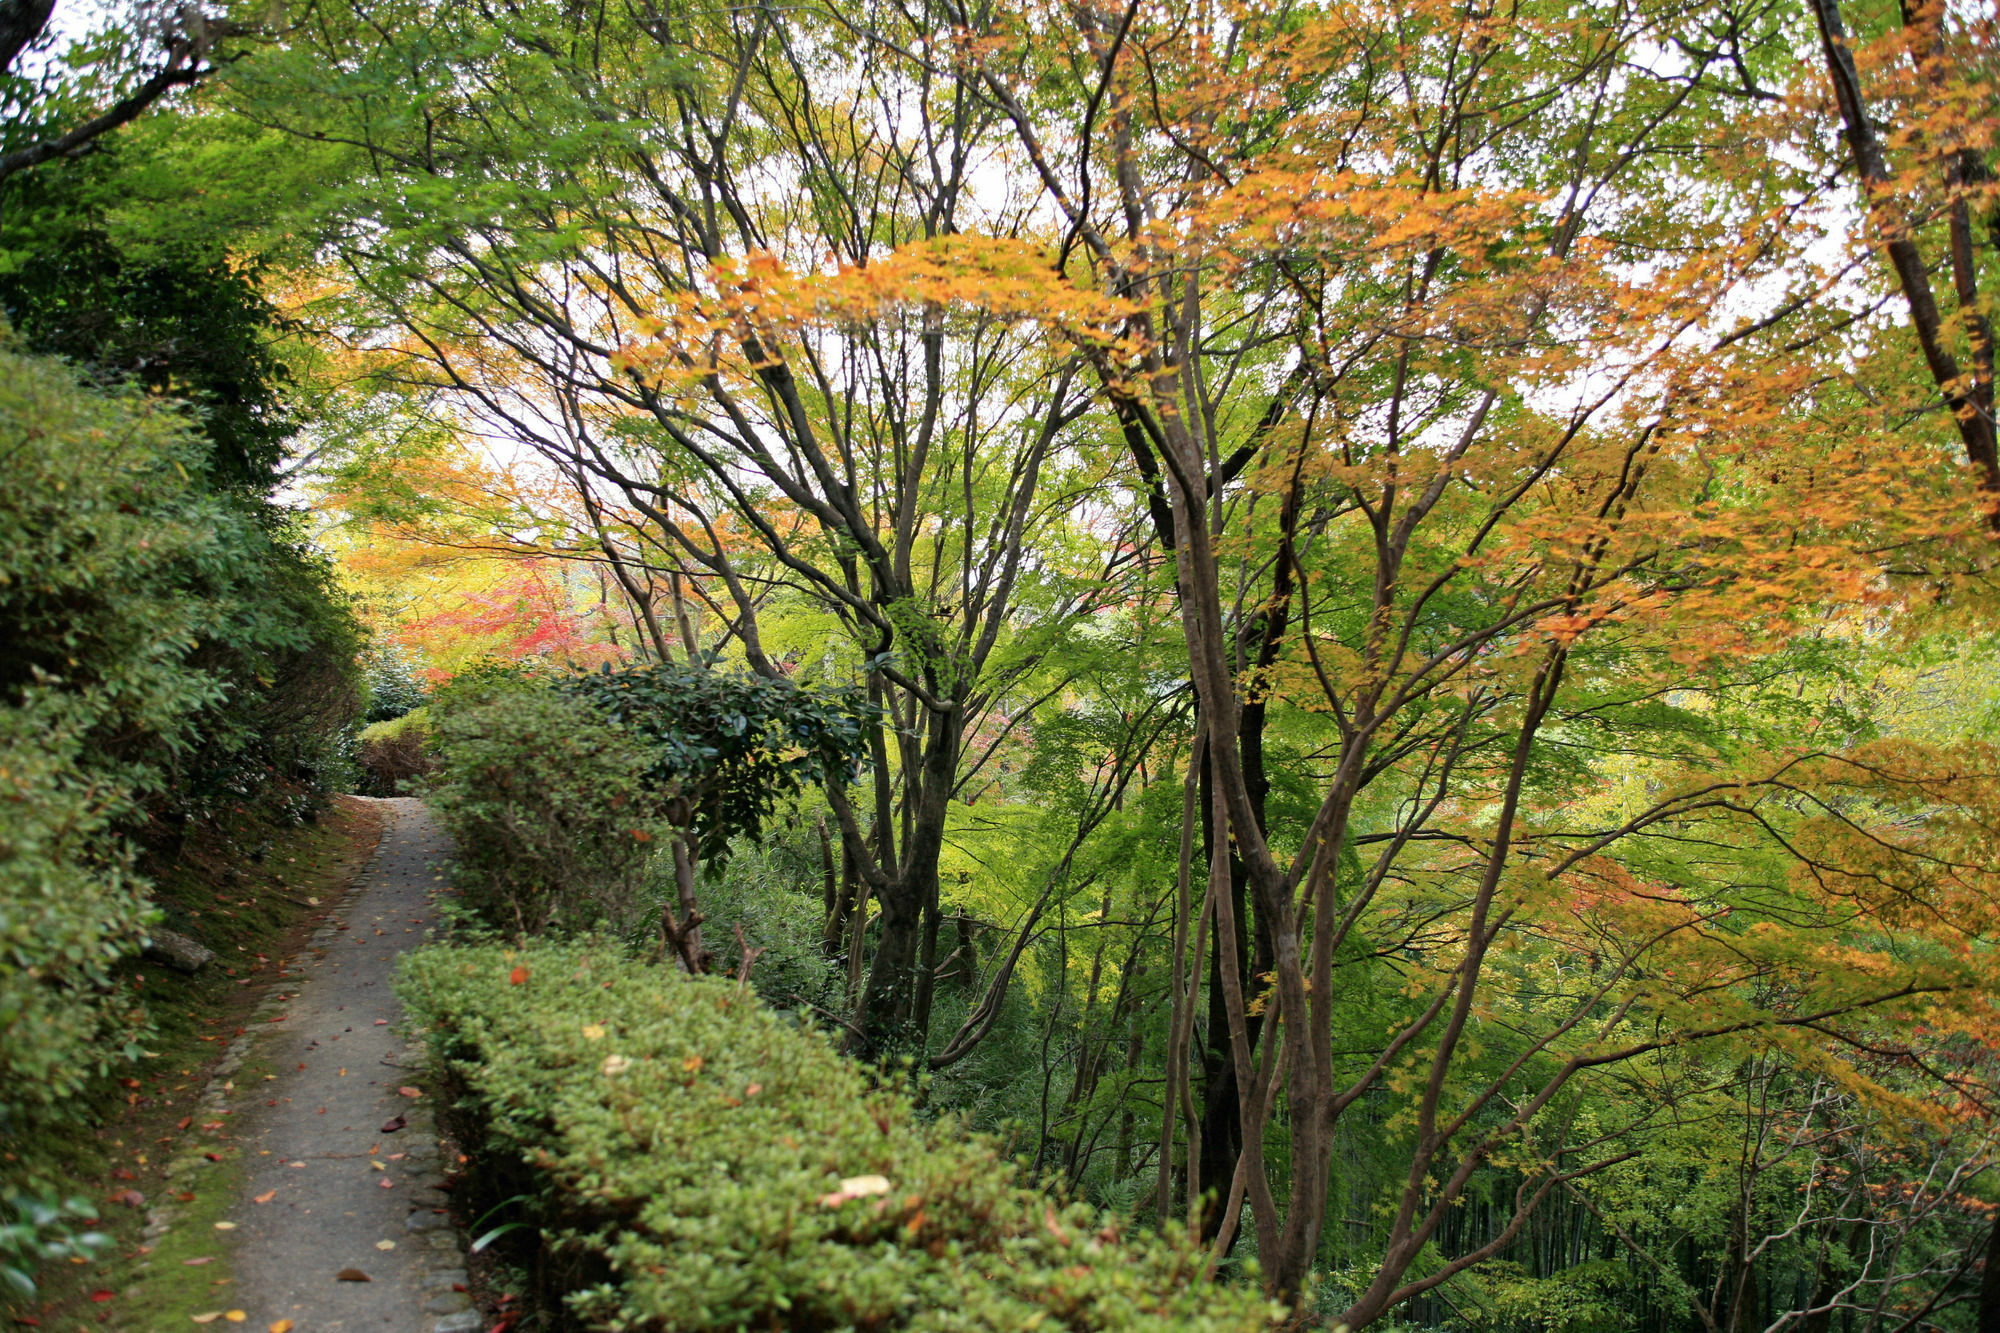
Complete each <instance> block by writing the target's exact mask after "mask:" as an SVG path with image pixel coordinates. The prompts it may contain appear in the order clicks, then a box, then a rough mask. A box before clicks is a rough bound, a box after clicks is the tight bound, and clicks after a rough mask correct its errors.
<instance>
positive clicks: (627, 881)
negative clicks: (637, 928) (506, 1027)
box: [432, 683, 660, 934]
mask: <svg viewBox="0 0 2000 1333" xmlns="http://www.w3.org/2000/svg"><path fill="white" fill-rule="evenodd" d="M434 711H435V717H436V728H437V744H438V750H439V753H440V755H441V757H442V764H441V771H440V775H439V777H438V780H437V782H436V783H435V785H434V787H433V794H432V804H433V808H434V809H436V811H437V812H438V816H439V818H440V819H441V820H442V821H443V823H444V826H445V828H446V830H447V831H448V832H450V834H451V836H452V839H453V841H454V842H455V844H456V847H457V868H456V870H455V872H454V874H453V877H452V882H453V884H454V885H455V886H456V887H457V888H458V890H459V891H460V893H461V894H462V895H463V897H464V900H465V903H466V905H467V906H469V907H471V908H472V909H473V910H474V911H476V912H478V913H479V914H480V915H481V916H482V917H484V918H485V919H486V920H487V921H488V922H490V923H491V924H493V925H495V926H498V927H500V928H502V929H509V930H515V931H520V932H523V933H527V934H535V933H539V932H541V931H543V930H547V929H549V928H550V927H551V926H554V925H557V924H560V925H562V926H563V927H565V928H571V929H574V928H580V927H584V926H589V925H593V924H597V923H600V922H606V923H609V924H610V925H612V926H614V927H621V926H623V925H624V924H626V922H627V920H628V918H629V917H630V915H631V914H632V911H633V909H634V905H635V900H636V898H637V896H638V893H639V888H640V885H641V883H642V882H643V880H644V875H645V868H646V861H647V859H648V857H649V855H650V850H651V846H652V844H653V842H654V840H655V838H656V836H657V835H658V833H659V831H660V824H659V821H658V817H657V812H656V810H655V805H656V802H655V801H654V800H653V799H652V798H651V797H649V796H648V795H647V792H646V787H645V782H644V775H645V773H646V770H647V767H648V766H649V765H650V764H651V762H652V756H651V754H650V752H649V749H648V747H647V746H646V744H645V742H644V741H642V740H641V739H639V738H638V737H636V736H634V735H632V734H631V733H630V732H628V731H626V730H625V729H623V728H621V727H618V726H615V725H614V724H612V723H610V722H608V721H606V720H605V719H604V717H603V715H602V714H600V713H598V712H597V711H596V710H595V709H593V708H592V707H591V706H590V705H589V704H587V703H584V702H583V701H582V700H579V699H574V698H571V697H569V696H567V695H564V694H560V693H557V692H556V691H554V690H551V689H548V688H546V687H544V686H541V685H536V684H532V683H529V684H521V683H515V684H512V685H509V686H507V687H506V688H496V689H491V690H485V691H481V692H479V693H477V694H472V695H469V696H461V698H460V699H458V700H454V701H453V702H452V703H451V705H450V706H442V705H441V706H440V707H439V708H438V709H436V710H434Z"/></svg>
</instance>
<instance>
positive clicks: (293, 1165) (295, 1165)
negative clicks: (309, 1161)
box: [285, 1162, 305, 1167]
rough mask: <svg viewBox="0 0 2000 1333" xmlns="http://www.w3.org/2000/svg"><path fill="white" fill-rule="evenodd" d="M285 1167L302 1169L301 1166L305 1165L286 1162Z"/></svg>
mask: <svg viewBox="0 0 2000 1333" xmlns="http://www.w3.org/2000/svg"><path fill="white" fill-rule="evenodd" d="M285 1165H286V1166H290V1167H303V1166H304V1165H305V1163H304V1162H286V1163H285Z"/></svg>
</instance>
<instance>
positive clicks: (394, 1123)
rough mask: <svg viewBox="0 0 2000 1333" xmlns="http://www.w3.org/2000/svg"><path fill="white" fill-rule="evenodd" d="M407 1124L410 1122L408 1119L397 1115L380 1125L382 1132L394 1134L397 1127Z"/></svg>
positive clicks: (404, 1126) (405, 1126)
mask: <svg viewBox="0 0 2000 1333" xmlns="http://www.w3.org/2000/svg"><path fill="white" fill-rule="evenodd" d="M409 1124H410V1122H409V1121H408V1120H406V1119H404V1118H403V1117H402V1116H397V1117H396V1118H395V1119H393V1120H391V1121H389V1122H388V1123H386V1124H384V1125H383V1126H382V1132H383V1133H384V1134H394V1133H395V1132H396V1131H397V1130H399V1129H407V1128H409Z"/></svg>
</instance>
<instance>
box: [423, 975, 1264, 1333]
mask: <svg viewBox="0 0 2000 1333" xmlns="http://www.w3.org/2000/svg"><path fill="white" fill-rule="evenodd" d="M400 991H401V994H402V996H403V999H404V1001H405V1003H406V1004H408V1005H409V1006H410V1008H411V1010H412V1011H413V1013H414V1015H415V1017H416V1018H417V1021H419V1022H420V1023H423V1024H425V1025H427V1027H428V1034H429V1042H430V1046H431V1052H432V1059H433V1061H434V1063H435V1065H436V1067H437V1069H438V1071H439V1072H440V1073H441V1074H442V1075H443V1077H444V1079H445V1081H446V1083H447V1085H448V1087H449V1089H450V1091H451V1093H452V1094H453V1095H454V1096H455V1097H456V1098H457V1100H456V1103H455V1105H456V1106H457V1108H458V1113H459V1114H460V1115H461V1116H462V1117H463V1122H464V1123H462V1124H461V1126H460V1129H461V1133H462V1134H463V1135H464V1136H466V1138H467V1140H468V1141H472V1142H474V1143H475V1145H476V1146H478V1147H479V1149H480V1150H481V1151H482V1153H483V1154H485V1156H484V1157H483V1158H482V1161H481V1163H480V1169H479V1170H477V1171H475V1172H474V1173H473V1178H474V1179H478V1180H483V1181H485V1182H487V1183H488V1185H489V1187H492V1188H496V1189H497V1188H508V1187H509V1186H508V1185H507V1183H506V1181H507V1176H508V1172H509V1170H510V1168H511V1169H512V1170H513V1171H514V1173H515V1178H516V1179H518V1178H519V1175H520V1172H521V1168H522V1166H523V1164H525V1166H526V1168H527V1182H528V1193H529V1194H530V1196H531V1197H532V1198H533V1199H535V1201H536V1207H537V1212H538V1215H539V1219H540V1224H541V1226H542V1228H543V1230H544V1233H545V1235H546V1236H548V1237H549V1238H551V1240H552V1241H554V1242H556V1246H555V1253H554V1255H553V1256H552V1257H550V1259H549V1260H548V1261H547V1262H546V1265H545V1272H544V1274H543V1278H544V1283H545V1287H546V1286H554V1287H556V1288H558V1289H559V1290H561V1289H567V1290H568V1293H569V1294H568V1300H569V1306H570V1309H571V1310H572V1311H573V1312H574V1314H575V1316H576V1317H578V1318H579V1319H581V1320H583V1321H584V1323H585V1324H586V1326H588V1327H592V1328H605V1329H621V1330H625V1329H631V1330H638V1329H645V1330H675V1331H680V1330H705V1329H715V1330H721V1329H787V1330H792V1333H810V1331H812V1330H833V1329H870V1330H891V1329H910V1330H933V1331H935V1333H945V1331H947V1330H951V1331H955V1333H956V1331H963V1333H971V1331H972V1330H991V1331H992V1333H1002V1331H1004V1333H1016V1331H1017V1330H1022V1329H1032V1328H1040V1329H1046V1330H1056V1329H1074V1330H1086V1329H1087V1330H1106V1331H1109V1330H1141V1329H1148V1330H1161V1331H1162V1333H1164V1331H1165V1330H1170V1329H1171V1330H1175V1331H1176V1333H1200V1331H1202V1330H1210V1331H1219V1330H1232V1331H1233V1330H1241V1331H1243V1333H1248V1331H1249V1330H1253V1329H1261V1328H1265V1327H1267V1326H1268V1324H1269V1322H1270V1321H1271V1320H1272V1318H1273V1317H1274V1315H1275V1314H1276V1313H1277V1312H1276V1311H1274V1310H1273V1309H1272V1307H1270V1306H1269V1305H1267V1304H1266V1303H1265V1302H1263V1301H1262V1300H1261V1299H1260V1298H1259V1297H1258V1296H1257V1295H1256V1294H1255V1293H1254V1292H1252V1291H1248V1290H1245V1289H1242V1288H1239V1287H1230V1286H1218V1285H1211V1284H1208V1283H1205V1282H1203V1281H1201V1280H1199V1277H1198V1274H1199V1271H1200V1268H1201V1261H1200V1256H1199V1254H1198V1252H1196V1251H1194V1250H1192V1249H1190V1248H1188V1247H1186V1246H1182V1245H1177V1244H1173V1243H1170V1242H1168V1241H1166V1240H1162V1239H1159V1238H1156V1237H1152V1236H1148V1235H1139V1234H1135V1235H1131V1236H1125V1235H1121V1234H1120V1224H1119V1223H1118V1222H1117V1221H1115V1220H1113V1219H1110V1218H1108V1217H1106V1216H1104V1215H1101V1214H1096V1213H1093V1212H1091V1211H1090V1210H1088V1209H1085V1208H1082V1207H1079V1206H1075V1205H1070V1206H1064V1205H1061V1204H1059V1203H1057V1202H1055V1201H1052V1200H1051V1199H1050V1198H1049V1197H1048V1196H1047V1195H1045V1194H1044V1193H1042V1192H1041V1191H1039V1190H1036V1189H1033V1188H1031V1187H1029V1186H1028V1185H1026V1184H1025V1183H1024V1182H1023V1181H1022V1179H1021V1176H1020V1172H1019V1168H1018V1167H1017V1166H1016V1165H1015V1164H1013V1163H1012V1162H1010V1161H1009V1160H1008V1159H1007V1158H1006V1157H1004V1156H1003V1155H1002V1154H1001V1152H1000V1151H999V1149H998V1147H997V1146H996V1145H995V1144H994V1143H993V1142H991V1141H990V1140H988V1139H985V1138H982V1137H979V1136H975V1135H970V1134H968V1133H966V1132H965V1131H964V1129H963V1127H962V1126H960V1125H959V1124H957V1123H956V1122H953V1121H950V1120H942V1121H934V1122H926V1121H923V1120H921V1119H919V1118H918V1117H917V1115H916V1114H915V1112H914V1111H913V1109H912V1104H911V1101H910V1098H909V1097H908V1095H907V1094H906V1093H905V1092H904V1091H902V1090H901V1089H899V1088H896V1087H893V1086H886V1087H885V1086H881V1085H879V1084H876V1083H874V1082H872V1081H871V1080H870V1078H869V1077H868V1076H867V1075H866V1074H865V1073H864V1072H863V1071H862V1069H861V1068H860V1067H859V1066H857V1065H856V1064H855V1063H854V1062H852V1061H851V1060H848V1059H847V1058H845V1057H843V1056H841V1055H839V1054H838V1053H836V1052H835V1051H834V1050H833V1048H832V1046H831V1045H830V1044H829V1043H828V1042H827V1041H826V1040H825V1039H824V1038H823V1037H822V1036H821V1035H820V1034H818V1033H816V1032H814V1031H812V1030H810V1029H804V1028H800V1027H797V1026H794V1025H792V1024H790V1023H789V1022H787V1020H786V1019H785V1018H784V1017H783V1016H781V1015H779V1014H777V1013H775V1012H773V1011H772V1010H770V1009H768V1008H766V1007H765V1006H764V1005H763V1004H762V1003H761V1002H759V1001H758V1000H757V998H756V997H755V995H754V994H752V993H751V992H749V991H748V990H746V989H744V988H743V987H741V986H740V985H738V984H737V983H735V982H731V981H726V980H722V979H718V978H712V977H694V978H691V977H687V976H684V975H682V974H680V973H678V972H676V971H674V970H673V969H670V968H665V967H652V966H647V965H645V964H643V963H639V962H635V961H632V960H631V959H630V958H629V957H627V956H626V955H625V954H624V953H623V952H622V951H621V950H620V949H618V948H617V947H616V946H614V945H609V944H606V945H599V946H593V945H592V944H590V943H587V942H585V943H573V944H569V945H557V944H551V943H538V944H535V945H533V946H531V947H528V948H525V949H520V950H512V949H502V948H499V947H461V948H449V947H441V948H432V949H425V950H421V951H419V952H418V953H416V954H414V955H412V956H411V957H410V958H409V960H408V961H407V962H406V964H405V967H404V971H403V976H402V979H401V982H400ZM593 1272H594V1273H595V1274H596V1278H597V1280H594V1281H593V1280H588V1279H589V1278H590V1276H591V1275H592V1274H593ZM552 1275H553V1280H552ZM565 1275H567V1277H566V1276H565ZM579 1277H580V1278H582V1279H583V1280H580V1281H579V1280H578V1279H579Z"/></svg>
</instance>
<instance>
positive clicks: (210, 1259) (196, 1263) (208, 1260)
mask: <svg viewBox="0 0 2000 1333" xmlns="http://www.w3.org/2000/svg"><path fill="white" fill-rule="evenodd" d="M181 1262H182V1263H183V1264H185V1265H186V1266H187V1267H189V1268H200V1267H201V1266H202V1265H203V1264H212V1263H214V1262H215V1256H214V1255H212V1254H204V1255H202V1256H201V1258H199V1259H183V1260H181Z"/></svg>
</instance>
